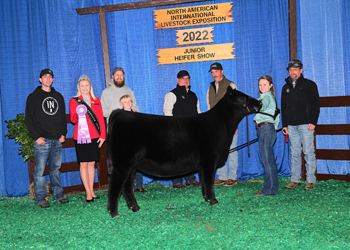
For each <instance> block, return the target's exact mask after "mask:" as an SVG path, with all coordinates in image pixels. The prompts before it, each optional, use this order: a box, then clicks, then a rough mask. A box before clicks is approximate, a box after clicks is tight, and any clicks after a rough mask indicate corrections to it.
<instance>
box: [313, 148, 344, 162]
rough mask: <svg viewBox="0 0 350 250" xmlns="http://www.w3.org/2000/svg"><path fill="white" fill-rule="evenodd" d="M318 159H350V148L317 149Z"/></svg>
mask: <svg viewBox="0 0 350 250" xmlns="http://www.w3.org/2000/svg"><path fill="white" fill-rule="evenodd" d="M315 152H316V159H317V160H340V161H350V150H348V149H316V150H315Z"/></svg>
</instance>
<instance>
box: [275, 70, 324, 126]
mask: <svg viewBox="0 0 350 250" xmlns="http://www.w3.org/2000/svg"><path fill="white" fill-rule="evenodd" d="M285 80H286V84H285V85H284V86H283V88H282V98H281V114H282V125H283V127H287V126H288V125H292V126H296V125H302V124H309V123H311V124H313V125H316V124H317V120H318V116H319V114H320V98H319V95H318V90H317V85H316V83H315V82H313V81H311V80H309V79H306V78H304V76H303V75H300V77H299V78H298V79H297V81H296V84H295V87H294V88H293V84H292V80H291V79H290V77H288V78H286V79H285Z"/></svg>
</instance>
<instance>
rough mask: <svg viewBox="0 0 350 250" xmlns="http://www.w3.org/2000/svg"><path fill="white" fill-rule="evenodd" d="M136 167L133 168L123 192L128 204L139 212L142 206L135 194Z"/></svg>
mask: <svg viewBox="0 0 350 250" xmlns="http://www.w3.org/2000/svg"><path fill="white" fill-rule="evenodd" d="M135 172H136V169H134V170H132V171H131V172H130V174H129V176H128V178H127V180H126V182H125V184H124V187H123V189H122V193H123V196H124V199H125V201H126V204H127V206H128V207H129V208H130V209H131V210H132V211H134V212H138V211H139V210H140V207H139V206H138V205H137V201H136V198H135V194H134V178H135Z"/></svg>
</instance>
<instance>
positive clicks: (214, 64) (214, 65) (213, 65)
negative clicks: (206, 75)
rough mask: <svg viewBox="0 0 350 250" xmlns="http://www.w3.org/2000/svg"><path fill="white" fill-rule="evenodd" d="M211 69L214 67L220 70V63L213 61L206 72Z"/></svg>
mask: <svg viewBox="0 0 350 250" xmlns="http://www.w3.org/2000/svg"><path fill="white" fill-rule="evenodd" d="M212 69H216V70H222V65H221V64H220V63H218V62H216V63H213V64H212V65H211V66H210V69H209V71H208V72H210V71H211V70H212Z"/></svg>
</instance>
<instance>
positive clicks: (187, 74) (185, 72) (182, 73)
mask: <svg viewBox="0 0 350 250" xmlns="http://www.w3.org/2000/svg"><path fill="white" fill-rule="evenodd" d="M184 76H188V77H190V74H189V73H188V72H187V71H186V70H181V71H179V73H177V78H182V77H184Z"/></svg>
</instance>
